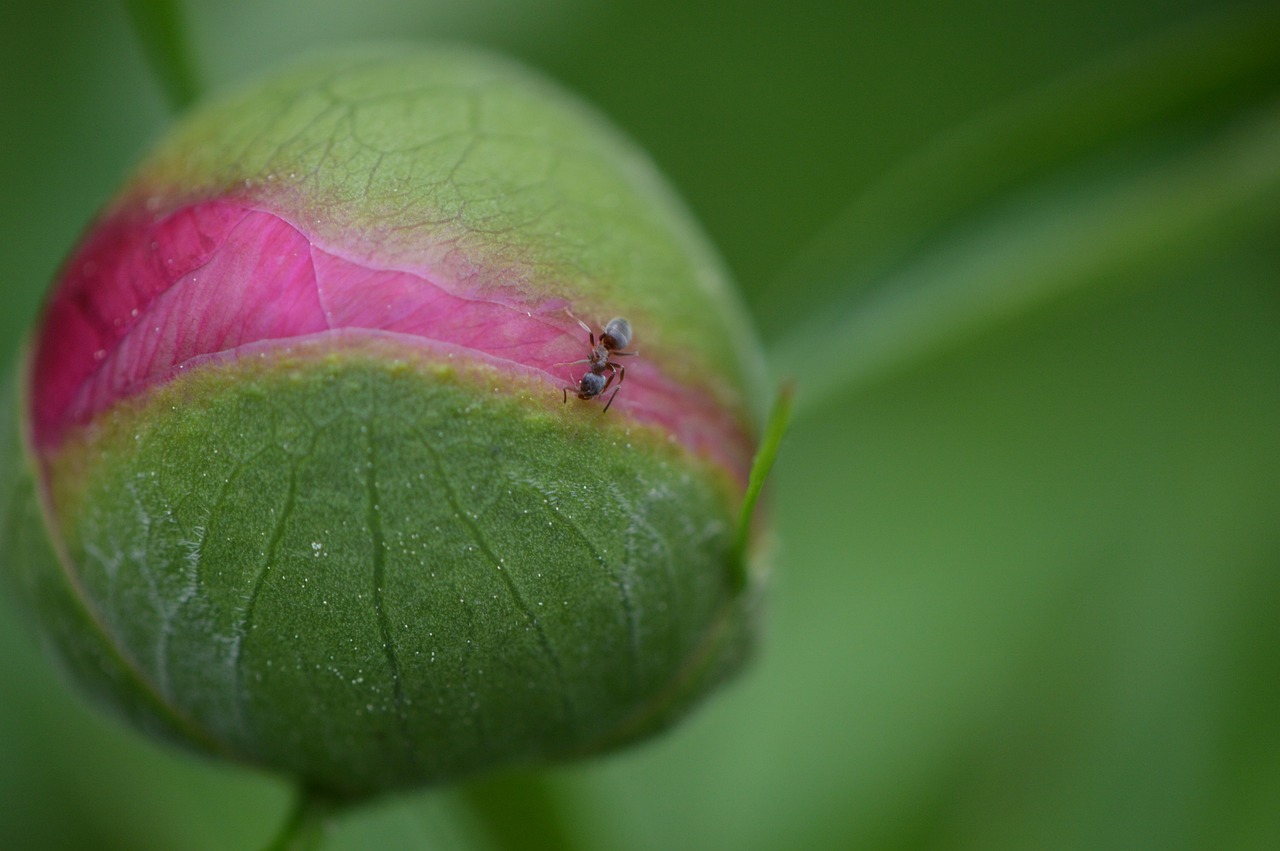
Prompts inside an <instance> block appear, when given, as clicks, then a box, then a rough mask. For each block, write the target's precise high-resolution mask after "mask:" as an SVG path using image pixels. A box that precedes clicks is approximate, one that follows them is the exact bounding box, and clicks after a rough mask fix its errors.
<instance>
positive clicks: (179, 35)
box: [124, 0, 200, 112]
mask: <svg viewBox="0 0 1280 851" xmlns="http://www.w3.org/2000/svg"><path fill="white" fill-rule="evenodd" d="M124 5H125V9H127V10H128V12H129V18H130V20H131V21H132V22H133V27H134V30H135V31H136V32H137V34H138V40H139V41H141V42H142V49H143V52H145V53H146V55H147V60H148V61H149V62H150V63H151V68H152V70H153V71H154V72H155V75H156V78H157V79H158V80H159V81H160V85H161V87H162V88H163V89H164V92H165V95H166V96H167V97H168V99H169V105H170V106H171V107H172V108H173V111H174V112H181V111H182V110H184V109H185V108H186V107H188V106H190V105H191V103H192V102H193V101H194V100H195V99H196V98H197V97H199V95H200V83H199V81H198V75H197V74H196V69H195V61H194V59H193V58H192V54H191V45H190V42H189V41H188V40H187V32H186V24H185V21H184V16H183V14H182V9H181V8H180V4H179V3H178V2H177V0H124Z"/></svg>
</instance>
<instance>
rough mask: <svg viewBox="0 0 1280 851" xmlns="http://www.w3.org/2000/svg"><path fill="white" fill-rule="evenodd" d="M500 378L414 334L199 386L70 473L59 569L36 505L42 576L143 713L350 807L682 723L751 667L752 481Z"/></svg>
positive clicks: (98, 444) (78, 640)
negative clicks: (373, 796) (747, 487)
mask: <svg viewBox="0 0 1280 851" xmlns="http://www.w3.org/2000/svg"><path fill="white" fill-rule="evenodd" d="M500 380H504V379H503V378H502V377H501V376H495V375H493V374H491V373H490V372H489V371H488V370H484V369H463V370H461V371H459V370H457V369H455V368H454V367H453V366H451V365H449V364H447V363H443V362H435V361H431V360H430V359H428V358H423V357H407V358H406V357H400V358H397V357H396V356H395V354H394V353H393V352H388V351H386V350H385V346H384V345H374V346H372V347H368V346H355V347H353V348H350V349H345V350H340V351H332V350H330V349H328V348H327V347H315V348H313V349H307V348H305V347H304V348H303V349H300V350H299V351H297V352H289V353H276V354H273V355H271V356H267V357H264V358H263V359H261V360H247V361H240V362H237V363H233V364H228V365H222V366H216V367H211V368H208V369H205V370H201V371H199V372H197V373H193V374H192V375H189V376H187V377H186V378H184V379H183V380H182V381H180V382H175V383H171V384H169V385H165V386H163V387H162V388H160V389H158V390H157V391H155V392H153V393H151V394H149V395H148V396H147V397H145V398H144V399H140V400H138V401H136V402H134V403H131V404H126V405H122V406H120V407H118V408H116V409H115V410H113V411H112V412H111V413H109V414H108V415H106V416H105V417H103V418H102V419H101V421H100V422H99V423H97V424H95V425H94V426H92V427H90V428H89V429H88V430H86V432H85V433H84V434H82V435H80V436H79V437H80V440H77V441H75V442H74V443H73V444H72V445H71V447H70V448H68V449H66V450H65V451H63V452H62V453H60V454H59V455H58V456H57V457H56V458H55V459H54V460H53V463H52V468H53V469H52V476H53V478H52V481H53V482H55V485H54V487H53V489H52V492H51V495H50V503H51V506H50V507H51V508H52V511H53V516H55V517H56V518H57V520H56V521H54V526H55V529H56V533H55V539H56V540H58V541H59V542H60V545H59V546H58V550H59V552H54V551H53V549H51V548H50V547H49V545H48V543H47V542H46V541H47V539H46V537H45V536H44V535H43V534H42V530H41V529H40V525H42V523H43V519H42V518H41V517H39V516H38V515H37V514H35V513H32V512H31V507H32V506H33V505H34V502H33V501H31V500H30V499H26V500H19V502H18V503H17V508H18V512H17V513H11V515H10V520H9V522H10V524H11V525H10V529H9V534H10V536H11V537H15V536H16V538H17V539H18V547H17V549H18V550H19V551H21V553H22V555H21V557H20V558H18V559H17V560H16V561H15V564H16V566H17V567H18V580H19V582H20V583H21V584H22V585H23V586H25V589H26V591H27V594H28V596H29V597H30V598H32V599H35V600H37V601H38V608H39V609H40V615H41V617H42V619H43V620H44V622H45V625H46V629H47V631H48V634H49V635H50V636H51V637H52V639H53V641H54V643H55V644H56V645H58V648H59V649H60V651H61V652H62V654H63V656H64V657H65V658H66V659H67V660H68V664H69V666H70V667H71V669H72V673H73V674H74V675H75V676H77V678H79V679H81V680H82V681H87V682H88V684H89V686H90V688H91V689H92V690H94V691H97V692H99V693H100V694H102V695H103V696H106V697H108V698H109V699H110V700H111V701H112V702H114V703H115V704H116V705H117V706H118V707H120V708H121V709H122V710H123V711H124V713H125V714H126V715H128V716H130V717H132V718H133V720H135V721H137V722H138V723H140V724H141V726H143V727H144V728H146V729H150V730H153V731H158V732H160V733H162V734H163V735H165V736H167V737H169V738H175V739H177V740H179V741H181V742H184V743H187V744H190V745H193V746H195V747H197V748H200V749H204V750H208V751H212V752H214V753H217V754H220V755H224V756H229V757H231V758H234V759H239V760H244V761H247V762H250V763H255V764H260V765H263V766H266V767H268V768H273V769H277V770H282V771H286V772H289V773H293V774H298V775H300V776H301V777H302V778H304V779H305V781H306V782H307V783H309V784H311V785H315V786H318V787H320V788H323V789H325V790H327V791H329V792H332V793H336V794H342V795H357V794H363V793H367V792H370V791H375V790H378V789H383V788H388V787H396V786H402V785H414V784H420V783H424V782H433V781H438V780H445V779H451V778H454V777H458V776H462V775H465V774H468V773H470V772H473V771H476V770H480V769H483V768H485V767H488V766H491V765H497V764H503V763H509V762H517V763H518V762H534V763H537V762H541V761H546V760H556V759H562V758H566V757H571V756H577V755H581V754H585V753H589V752H593V751H595V750H597V749H601V748H605V747H608V746H611V745H615V744H619V743H621V742H624V741H627V740H629V739H631V738H633V737H635V736H638V735H642V734H644V733H647V732H651V731H653V730H654V729H657V728H660V727H662V726H665V725H666V724H667V723H669V722H670V721H671V720H673V719H674V718H675V717H677V716H678V715H680V714H682V712H683V711H685V710H686V709H687V707H688V705H689V703H690V701H691V700H692V699H693V698H695V697H696V696H698V695H699V694H701V693H702V692H703V691H705V690H706V689H707V688H709V687H710V686H712V685H714V684H715V683H716V682H718V681H719V680H720V679H722V678H723V677H724V676H725V675H727V674H728V673H729V672H731V671H732V670H733V669H734V668H735V667H736V666H737V665H738V664H739V662H740V661H741V659H742V657H743V655H744V654H745V652H746V651H747V650H748V645H749V636H748V630H747V626H748V614H747V611H748V609H747V605H748V604H747V598H744V597H742V596H739V595H737V594H736V593H734V591H733V590H732V588H731V580H730V574H729V572H728V568H727V565H728V564H729V559H730V557H731V550H732V546H733V535H734V531H735V529H734V525H733V523H734V518H733V515H732V508H733V506H732V503H731V500H730V499H729V498H728V492H727V488H728V486H729V485H728V482H727V481H725V479H724V477H723V476H722V474H720V473H719V472H718V471H713V470H710V469H708V468H699V467H696V466H695V467H690V466H689V458H688V456H686V455H684V453H683V452H682V451H681V450H679V449H676V448H672V447H669V446H667V445H666V444H665V441H663V440H662V439H661V437H660V436H657V435H655V434H653V433H650V432H649V431H648V430H645V429H640V428H634V427H628V426H626V425H624V424H622V423H621V422H616V423H608V424H607V425H604V426H601V425H600V422H599V420H598V419H597V418H596V417H590V418H584V417H580V416H573V415H571V414H566V413H565V412H564V411H563V410H562V407H563V406H561V405H560V403H559V400H555V404H546V403H545V401H544V400H543V399H542V398H538V397H525V396H523V395H522V394H521V393H520V392H518V391H517V392H515V393H512V392H511V388H506V389H505V391H504V390H503V389H502V388H499V387H496V386H495V384H496V382H497V381H500ZM459 423H465V424H466V427H465V428H459V427H458V424H459ZM64 482H74V483H75V485H74V486H70V485H63V484H61V483H64ZM29 486H30V485H29V480H28V482H27V483H26V484H24V487H29ZM30 495H31V494H29V493H28V494H27V496H30ZM24 511H25V512H26V513H25V514H24V513H23V512H24Z"/></svg>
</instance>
